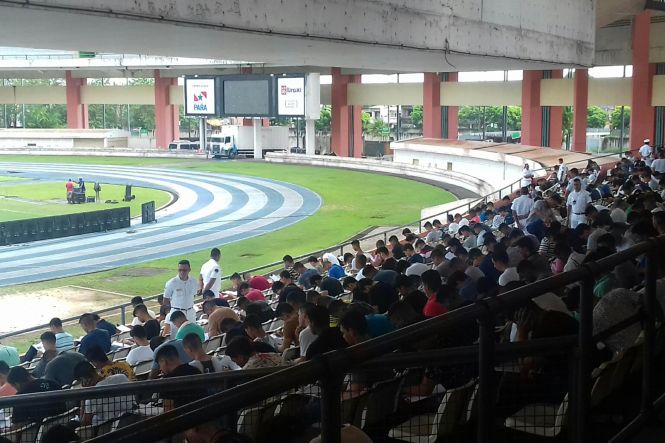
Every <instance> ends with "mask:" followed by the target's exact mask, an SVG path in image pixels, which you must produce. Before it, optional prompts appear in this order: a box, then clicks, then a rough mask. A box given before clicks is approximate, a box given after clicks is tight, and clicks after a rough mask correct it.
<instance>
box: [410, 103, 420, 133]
mask: <svg viewBox="0 0 665 443" xmlns="http://www.w3.org/2000/svg"><path fill="white" fill-rule="evenodd" d="M411 122H412V123H413V125H414V126H415V127H416V128H418V129H422V127H423V107H422V105H416V106H414V107H413V111H411Z"/></svg>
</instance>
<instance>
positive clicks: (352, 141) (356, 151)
mask: <svg viewBox="0 0 665 443" xmlns="http://www.w3.org/2000/svg"><path fill="white" fill-rule="evenodd" d="M348 77H349V83H361V82H362V76H361V75H350V76H348ZM347 92H348V89H347ZM362 113H363V107H362V106H361V105H352V106H350V109H349V119H350V120H349V137H350V138H349V147H350V148H349V156H351V157H356V158H360V157H362V156H363V150H364V149H363V148H364V143H363V123H362Z"/></svg>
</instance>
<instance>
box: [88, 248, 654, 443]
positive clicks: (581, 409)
mask: <svg viewBox="0 0 665 443" xmlns="http://www.w3.org/2000/svg"><path fill="white" fill-rule="evenodd" d="M663 246H665V236H661V237H658V238H654V239H652V240H650V241H648V242H643V243H640V244H638V245H635V246H633V247H631V248H630V249H627V250H624V251H622V252H618V253H616V254H614V255H611V256H609V257H607V258H604V259H602V260H599V261H597V262H589V263H586V264H584V265H583V266H582V267H581V268H578V269H576V270H573V271H570V272H566V273H563V274H559V275H555V276H552V277H549V278H546V279H543V280H540V281H537V282H535V283H532V284H529V285H527V286H523V287H520V288H517V289H514V290H512V291H509V292H506V293H505V294H502V295H501V296H498V297H495V298H486V299H483V300H480V301H478V302H476V303H474V304H472V305H469V306H465V307H462V308H459V309H456V310H453V311H451V312H449V313H447V314H445V315H442V316H439V317H436V318H432V319H428V320H425V321H422V322H419V323H417V324H414V325H411V326H407V327H405V328H403V329H400V330H398V331H395V332H392V333H389V334H386V335H383V336H381V337H378V338H375V339H372V340H368V341H366V342H363V343H360V344H357V345H355V346H352V347H349V348H346V349H343V350H338V351H333V352H329V353H327V354H324V355H322V356H320V357H318V358H315V359H314V360H312V361H309V362H307V363H304V364H301V365H297V366H295V367H290V368H286V369H283V370H280V371H278V372H276V373H272V374H269V375H265V376H263V377H260V378H258V379H256V380H253V381H252V382H249V383H246V384H243V385H240V386H236V387H234V388H231V389H228V390H225V391H224V392H223V393H220V394H215V395H211V396H209V397H206V398H205V399H202V400H198V401H194V402H192V403H190V404H188V405H185V406H182V407H179V408H177V409H175V410H172V411H169V412H166V413H164V414H163V415H160V416H157V417H153V418H149V419H147V420H143V421H141V422H140V423H139V424H135V425H130V426H127V427H125V428H122V429H118V430H116V431H114V432H112V433H109V434H106V435H101V436H98V437H96V438H95V439H94V440H92V441H95V442H120V441H139V440H145V441H150V440H159V439H161V438H165V437H168V436H170V435H173V434H175V433H178V432H182V431H184V430H186V429H190V428H192V427H194V426H197V425H199V424H202V423H206V422H208V421H211V420H214V419H216V418H218V417H219V416H220V415H224V414H227V413H230V412H231V411H238V410H241V409H243V408H246V407H248V406H250V405H253V404H256V403H258V402H261V401H262V400H265V399H266V398H268V397H273V396H277V395H279V394H281V393H284V392H287V391H288V390H291V389H297V388H298V387H300V386H302V385H305V384H311V383H317V384H318V386H320V389H321V395H320V417H321V426H320V429H321V434H322V439H323V441H325V442H334V443H336V442H339V441H340V424H341V417H342V409H341V403H340V393H341V377H342V375H343V374H346V373H349V372H350V371H357V370H360V369H362V368H363V365H366V366H367V367H371V366H377V365H378V367H382V368H386V367H395V368H396V367H400V366H408V365H414V364H417V365H431V364H434V363H436V361H435V359H436V360H437V361H438V360H439V359H440V360H441V361H442V362H443V361H448V362H450V361H451V359H454V362H455V363H459V362H461V361H463V360H464V359H465V358H468V359H471V361H473V362H477V365H478V393H477V410H476V421H477V424H476V429H477V432H476V433H475V435H476V439H477V441H479V442H489V441H493V439H494V434H493V430H494V428H495V417H494V412H495V411H494V398H495V392H496V386H495V384H496V380H495V376H494V375H495V365H497V364H499V363H500V362H501V361H505V358H507V357H515V356H516V355H531V354H533V353H537V352H554V351H557V350H564V351H565V352H566V355H567V356H568V357H569V364H570V366H571V378H570V382H569V386H568V396H567V399H568V400H567V402H568V403H569V408H568V411H569V412H568V414H567V415H568V423H567V426H566V427H567V428H568V429H569V440H570V441H574V442H580V443H581V442H587V441H594V440H595V439H594V438H593V436H592V435H591V433H590V423H591V420H590V418H591V390H592V383H593V381H594V379H593V378H592V369H593V367H592V366H593V362H592V355H593V352H592V351H593V349H594V346H595V340H597V338H594V336H593V318H592V311H593V292H592V291H593V284H594V281H595V279H596V278H597V277H598V276H600V275H601V274H602V273H604V272H608V271H611V270H613V269H614V267H615V266H617V265H618V264H620V263H623V262H625V261H628V260H634V259H636V258H638V257H641V256H643V255H644V254H647V260H646V273H645V281H646V287H645V290H644V291H643V296H642V303H643V308H644V309H643V310H642V313H641V314H640V315H638V316H633V318H631V319H630V320H632V322H627V323H631V324H632V323H633V322H638V321H639V322H641V324H642V329H643V336H644V342H643V345H642V349H641V358H639V359H638V360H639V361H640V366H641V379H642V385H641V392H640V397H641V400H640V408H639V412H638V413H637V414H636V415H635V417H634V418H633V419H632V420H631V421H630V422H629V423H628V424H627V425H626V426H624V427H623V428H622V429H621V430H620V431H619V432H617V433H616V435H615V436H614V438H612V440H611V441H612V442H620V441H627V440H628V439H629V437H631V436H633V435H635V433H636V432H637V431H639V430H640V429H642V428H643V427H644V425H645V424H646V423H648V422H649V421H650V420H651V419H652V418H653V416H654V414H655V411H657V410H659V409H660V408H661V407H663V406H664V405H665V396H663V395H661V396H660V397H658V398H656V395H657V394H658V392H657V391H656V389H655V386H656V384H655V379H654V365H655V354H654V353H655V340H656V327H655V323H656V315H657V312H658V308H657V306H658V305H657V301H656V277H657V265H656V263H657V261H656V255H657V254H658V253H659V251H660V250H662V248H663ZM575 283H581V286H582V290H581V293H580V304H579V331H578V334H577V336H572V337H560V338H557V339H549V340H546V341H535V340H534V341H529V342H525V343H512V344H505V345H504V344H496V340H495V332H494V328H495V324H496V322H495V320H496V319H497V316H499V315H503V314H504V313H505V312H507V311H510V310H514V309H516V308H519V307H520V306H522V305H524V304H525V303H527V302H528V301H529V300H531V299H532V298H534V297H536V296H539V295H542V294H544V293H547V292H550V291H552V290H555V289H560V288H563V287H564V286H567V285H571V284H575ZM473 320H475V321H478V323H479V325H480V332H479V341H478V344H477V345H476V346H470V347H466V348H457V349H444V350H438V351H431V352H421V353H419V354H420V355H417V354H413V353H411V354H409V353H405V354H398V353H393V351H395V350H396V349H398V348H400V347H403V346H406V345H411V344H413V343H418V342H419V341H422V340H424V339H427V338H431V337H434V336H440V335H445V334H447V333H452V332H454V331H455V330H456V329H459V328H461V327H464V325H468V322H469V321H473ZM601 336H602V335H601ZM373 360H375V361H373Z"/></svg>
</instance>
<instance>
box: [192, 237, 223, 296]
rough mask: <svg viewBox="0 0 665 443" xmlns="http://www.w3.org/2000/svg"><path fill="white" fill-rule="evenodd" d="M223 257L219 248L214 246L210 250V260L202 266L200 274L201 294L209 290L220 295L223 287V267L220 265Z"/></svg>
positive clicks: (199, 292)
mask: <svg viewBox="0 0 665 443" xmlns="http://www.w3.org/2000/svg"><path fill="white" fill-rule="evenodd" d="M221 258H222V253H221V252H220V250H219V249H217V248H212V250H211V251H210V260H208V261H207V262H205V263H204V264H203V266H201V273H200V274H199V291H198V294H199V295H201V294H203V293H204V292H205V291H207V290H211V291H212V292H214V293H215V296H216V297H219V291H220V290H221V289H222V269H221V268H220V267H219V260H220V259H221Z"/></svg>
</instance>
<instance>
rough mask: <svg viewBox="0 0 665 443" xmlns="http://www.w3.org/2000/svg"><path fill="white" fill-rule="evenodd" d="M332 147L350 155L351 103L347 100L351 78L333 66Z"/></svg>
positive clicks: (339, 153)
mask: <svg viewBox="0 0 665 443" xmlns="http://www.w3.org/2000/svg"><path fill="white" fill-rule="evenodd" d="M331 74H332V85H331V93H330V94H331V104H332V106H331V107H332V109H331V116H330V126H331V128H330V132H331V135H330V149H331V150H332V152H334V153H335V154H337V155H339V156H342V157H348V156H349V122H350V119H349V105H348V101H347V92H348V83H349V78H348V76H346V75H342V71H341V69H340V68H332V70H331Z"/></svg>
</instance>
